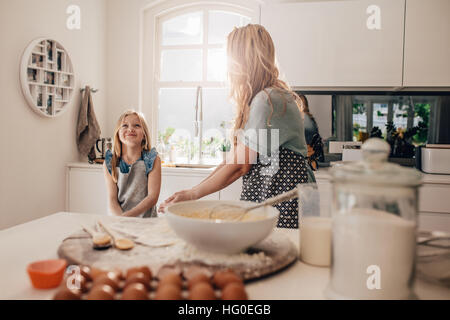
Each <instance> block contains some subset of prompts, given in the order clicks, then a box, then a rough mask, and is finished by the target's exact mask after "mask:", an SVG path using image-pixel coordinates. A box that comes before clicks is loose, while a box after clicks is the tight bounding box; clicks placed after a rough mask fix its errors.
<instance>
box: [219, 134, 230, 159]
mask: <svg viewBox="0 0 450 320" xmlns="http://www.w3.org/2000/svg"><path fill="white" fill-rule="evenodd" d="M230 150H231V142H230V141H229V140H227V139H224V140H223V141H222V143H221V144H220V147H219V152H220V154H221V155H222V159H223V161H225V160H226V159H227V154H228V152H230Z"/></svg>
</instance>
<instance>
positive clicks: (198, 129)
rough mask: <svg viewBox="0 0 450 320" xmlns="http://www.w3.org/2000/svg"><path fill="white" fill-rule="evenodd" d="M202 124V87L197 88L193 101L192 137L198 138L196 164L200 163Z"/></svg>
mask: <svg viewBox="0 0 450 320" xmlns="http://www.w3.org/2000/svg"><path fill="white" fill-rule="evenodd" d="M202 123H203V92H202V87H201V86H198V87H197V98H196V100H195V120H194V137H195V138H197V137H198V162H199V163H202V126H203V125H202Z"/></svg>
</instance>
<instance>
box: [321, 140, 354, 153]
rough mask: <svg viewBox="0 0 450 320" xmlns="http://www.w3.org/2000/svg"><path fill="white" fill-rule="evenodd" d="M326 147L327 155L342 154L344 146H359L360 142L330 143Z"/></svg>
mask: <svg viewBox="0 0 450 320" xmlns="http://www.w3.org/2000/svg"><path fill="white" fill-rule="evenodd" d="M328 144H329V146H328V152H329V153H342V152H343V150H344V146H361V145H362V142H361V141H330V142H329V143H328Z"/></svg>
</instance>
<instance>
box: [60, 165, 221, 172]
mask: <svg viewBox="0 0 450 320" xmlns="http://www.w3.org/2000/svg"><path fill="white" fill-rule="evenodd" d="M67 167H68V168H79V169H92V170H102V169H103V165H102V164H98V163H92V164H91V163H89V162H69V163H68V164H67ZM214 169H215V167H213V168H181V167H165V166H162V167H161V170H162V172H163V173H175V172H176V173H180V174H190V173H193V174H205V175H206V174H209V173H211V172H212V171H214Z"/></svg>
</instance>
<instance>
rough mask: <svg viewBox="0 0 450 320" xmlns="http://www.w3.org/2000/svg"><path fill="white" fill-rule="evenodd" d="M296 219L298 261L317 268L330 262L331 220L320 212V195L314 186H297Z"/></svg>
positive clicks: (328, 264) (309, 184)
mask: <svg viewBox="0 0 450 320" xmlns="http://www.w3.org/2000/svg"><path fill="white" fill-rule="evenodd" d="M297 189H298V190H299V191H298V211H299V212H298V217H299V232H300V260H301V261H303V262H305V263H308V264H311V265H314V266H319V267H329V266H330V262H331V218H330V217H329V216H324V214H325V212H322V215H321V211H320V193H319V190H318V187H317V185H316V184H312V183H307V184H299V185H298V186H297Z"/></svg>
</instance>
